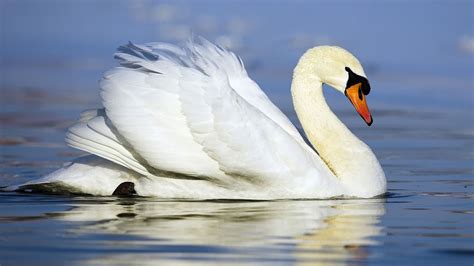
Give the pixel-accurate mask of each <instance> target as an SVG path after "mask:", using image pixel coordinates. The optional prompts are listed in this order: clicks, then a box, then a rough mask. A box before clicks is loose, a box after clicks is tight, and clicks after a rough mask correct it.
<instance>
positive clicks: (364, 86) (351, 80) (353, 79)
mask: <svg viewBox="0 0 474 266" xmlns="http://www.w3.org/2000/svg"><path fill="white" fill-rule="evenodd" d="M344 69H345V70H346V71H347V73H348V74H349V77H348V79H347V84H346V89H347V88H349V87H351V86H353V85H355V84H357V83H361V87H360V90H362V94H364V95H368V94H369V93H370V84H369V81H368V80H367V79H366V78H365V77H362V76H359V75H357V74H356V73H354V72H353V71H352V69H350V68H349V67H345V68H344ZM359 98H360V97H359ZM360 99H362V98H360Z"/></svg>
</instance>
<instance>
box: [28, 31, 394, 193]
mask: <svg viewBox="0 0 474 266" xmlns="http://www.w3.org/2000/svg"><path fill="white" fill-rule="evenodd" d="M116 57H117V58H118V59H119V60H120V61H121V67H117V68H115V69H113V70H111V71H110V72H108V73H106V74H105V76H104V78H103V80H102V82H101V96H102V100H103V105H104V108H103V109H98V110H93V111H87V112H85V113H83V115H82V116H81V119H80V121H79V123H78V124H76V125H75V126H73V127H72V128H70V130H69V132H68V134H67V137H66V142H67V143H68V144H69V145H70V146H71V147H74V148H77V149H80V150H84V151H86V152H89V153H91V154H93V155H91V156H88V157H87V158H81V159H79V160H77V161H75V162H73V163H71V164H70V165H68V166H66V167H64V168H62V169H59V170H58V171H56V172H53V173H52V174H50V175H48V176H46V177H44V178H42V179H40V180H36V181H34V182H33V183H36V184H38V183H57V184H62V185H64V186H65V187H68V188H70V189H72V190H76V191H77V192H82V193H89V194H93V195H110V194H111V193H112V192H113V191H114V189H115V188H116V187H117V186H118V185H119V184H120V183H122V182H124V181H132V182H133V183H135V189H136V191H137V193H138V194H139V195H144V196H157V197H164V198H196V199H210V198H245V199H282V198H329V197H337V196H349V197H373V196H376V195H379V194H383V193H384V192H385V191H386V181H385V176H384V173H383V170H382V168H381V167H380V164H379V162H378V161H377V159H376V157H375V155H374V154H373V152H372V151H371V149H370V148H369V147H368V146H367V145H366V144H364V143H363V142H362V141H360V140H359V139H358V138H357V137H355V136H354V135H353V134H352V133H351V132H350V131H349V130H348V129H347V128H346V127H345V126H344V125H343V124H342V122H340V120H338V119H337V117H336V116H335V115H334V114H333V113H332V112H331V110H330V109H329V107H328V106H327V104H326V102H325V100H324V96H323V93H322V84H323V83H327V84H329V85H331V86H333V87H335V88H336V89H338V90H340V91H342V92H344V88H343V87H344V86H345V85H346V82H347V80H348V72H346V71H344V67H349V68H350V69H351V71H354V73H358V75H360V76H361V77H363V76H365V74H364V72H363V69H362V67H361V66H360V63H359V62H358V61H357V59H356V58H355V57H353V56H352V55H351V54H350V53H348V52H347V51H345V50H343V49H342V48H337V47H316V48H313V49H310V50H308V52H306V53H305V54H304V55H303V57H302V58H301V59H300V61H299V63H298V65H297V67H296V68H295V71H294V79H293V83H292V89H291V91H292V96H293V101H294V105H295V109H296V112H297V114H298V117H299V119H300V121H301V124H302V126H303V128H304V130H305V132H306V134H307V136H308V139H309V140H310V142H311V143H312V145H313V146H314V147H315V148H316V149H317V151H318V153H319V155H318V153H316V152H315V151H314V150H313V149H312V148H311V147H310V146H308V145H307V144H306V143H305V142H304V140H303V138H302V137H301V136H300V134H299V133H298V131H297V130H296V128H295V127H294V126H293V124H292V123H291V122H290V121H289V120H288V118H287V117H286V116H285V115H284V114H283V113H282V112H281V111H280V110H279V109H278V108H277V107H276V106H275V105H273V103H272V102H271V101H270V100H269V99H268V98H267V96H266V95H265V94H264V93H263V91H262V90H261V89H260V88H259V87H258V85H257V84H256V83H255V82H254V81H253V80H251V79H250V78H249V77H248V75H247V73H246V71H245V69H244V67H243V64H242V62H241V61H240V59H239V58H238V57H236V56H235V55H234V54H233V53H231V52H228V51H226V50H223V49H221V48H218V47H216V46H214V45H213V44H211V43H209V42H207V41H205V40H202V41H201V43H189V44H188V46H187V47H185V48H184V49H181V48H178V47H176V46H173V45H169V44H163V43H154V44H148V45H144V46H137V45H133V44H129V45H127V46H125V47H121V48H120V49H119V52H118V53H117V54H116ZM359 97H361V92H360V91H359ZM361 99H362V98H361ZM370 119H371V118H370ZM320 156H321V157H320Z"/></svg>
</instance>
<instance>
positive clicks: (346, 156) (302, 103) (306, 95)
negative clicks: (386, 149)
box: [291, 56, 385, 196]
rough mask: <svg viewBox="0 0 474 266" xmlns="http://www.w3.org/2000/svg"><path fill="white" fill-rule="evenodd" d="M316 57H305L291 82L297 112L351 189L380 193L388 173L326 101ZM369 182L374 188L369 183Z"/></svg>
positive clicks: (315, 143)
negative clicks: (313, 63) (385, 172)
mask: <svg viewBox="0 0 474 266" xmlns="http://www.w3.org/2000/svg"><path fill="white" fill-rule="evenodd" d="M313 60H315V59H314V58H309V59H308V58H305V57H304V56H303V57H302V59H301V60H300V62H299V63H298V65H297V66H296V68H295V71H294V74H293V82H292V85H291V94H292V97H293V103H294V107H295V110H296V114H297V115H298V119H299V120H300V122H301V125H302V126H303V129H304V131H305V133H306V136H307V137H308V139H309V141H310V142H311V144H312V145H313V147H314V148H315V149H316V150H317V151H318V153H319V155H320V157H321V158H322V159H323V160H324V161H325V162H326V164H327V165H328V167H329V168H330V169H331V170H332V171H333V173H334V174H335V176H336V177H337V178H339V180H340V181H341V182H342V184H343V185H344V186H345V187H346V188H347V189H348V190H350V191H357V193H358V194H360V193H361V191H362V192H366V193H367V195H369V194H371V195H372V194H374V193H375V194H374V195H377V192H378V191H380V193H378V194H381V193H384V192H385V175H384V173H383V170H382V168H381V167H380V164H379V163H378V160H377V159H376V157H375V155H374V154H373V152H372V151H371V149H370V148H369V147H368V146H367V145H366V144H365V143H363V142H362V141H361V140H359V139H358V138H357V137H356V136H355V135H354V134H352V132H351V131H350V130H349V129H348V128H347V127H346V126H345V125H344V124H343V123H342V122H341V121H340V120H339V119H338V118H337V117H336V115H335V114H334V113H333V112H332V111H331V109H330V108H329V106H328V105H327V103H326V100H325V99H324V95H323V87H322V81H321V78H320V77H319V76H318V75H317V74H316V72H315V71H316V70H315V69H314V68H313V67H312V65H311V64H310V62H312V61H313ZM374 181H375V184H373V183H374ZM370 183H372V184H371V185H373V186H374V187H373V188H372V187H370V185H368V184H370ZM364 186H365V187H364ZM374 190H375V191H374ZM382 190H383V191H382ZM374 195H372V196H374Z"/></svg>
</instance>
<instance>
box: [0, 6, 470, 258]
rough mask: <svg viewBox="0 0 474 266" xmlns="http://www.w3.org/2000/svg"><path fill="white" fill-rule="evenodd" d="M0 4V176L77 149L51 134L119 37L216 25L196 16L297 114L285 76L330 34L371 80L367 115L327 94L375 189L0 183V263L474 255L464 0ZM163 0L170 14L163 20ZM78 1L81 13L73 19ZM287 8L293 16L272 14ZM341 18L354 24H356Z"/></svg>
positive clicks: (60, 133)
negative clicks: (143, 192)
mask: <svg viewBox="0 0 474 266" xmlns="http://www.w3.org/2000/svg"><path fill="white" fill-rule="evenodd" d="M1 3H2V7H3V8H2V10H7V11H8V12H4V13H3V14H2V18H3V20H2V22H3V25H6V27H3V31H2V54H1V55H2V62H1V64H0V67H1V71H2V73H3V75H2V80H1V81H2V82H1V85H2V86H1V97H0V106H1V108H0V109H1V110H0V121H1V127H0V168H1V170H0V186H5V185H9V184H15V183H19V182H23V181H27V180H31V179H34V178H37V177H39V176H42V175H44V174H46V173H49V172H50V171H52V170H54V169H56V168H58V167H60V166H61V165H62V163H64V162H66V161H68V160H71V159H73V158H75V157H77V156H80V155H82V154H83V153H81V152H79V151H75V150H72V149H69V148H67V147H65V145H64V143H63V138H64V131H65V129H66V128H67V127H68V126H70V125H72V124H73V123H74V120H75V119H77V117H78V114H79V112H80V111H81V110H83V109H87V108H93V107H96V106H97V105H98V104H99V102H98V96H97V94H98V92H97V85H96V81H97V80H98V79H99V78H100V75H101V74H100V73H101V72H103V71H105V70H106V69H107V68H108V67H110V66H112V65H113V64H114V62H113V60H112V59H111V58H110V54H111V52H112V51H113V49H114V48H115V47H116V46H118V45H119V44H122V43H124V42H126V41H127V40H128V39H132V40H135V41H138V42H140V41H154V40H162V39H169V40H172V41H179V39H180V38H181V37H180V36H179V35H177V34H176V32H179V31H178V29H179V27H180V25H181V26H182V25H192V26H193V28H199V29H200V31H206V30H204V29H206V27H204V25H206V23H205V22H206V21H208V22H209V21H210V22H217V23H214V24H217V25H219V26H217V28H214V29H212V24H213V23H208V24H209V25H207V26H208V27H207V30H208V31H207V32H204V33H205V34H207V36H208V37H209V38H218V37H222V36H224V37H228V38H230V39H232V40H233V42H232V43H234V44H236V43H237V44H238V41H240V46H236V47H234V48H235V49H236V50H238V51H239V53H240V54H242V55H243V56H244V60H245V61H246V62H247V64H246V65H247V68H248V70H249V73H250V75H251V76H252V77H253V78H254V79H255V80H256V81H257V82H258V83H259V84H260V85H261V87H262V88H264V90H265V91H266V92H267V93H268V94H269V96H270V98H271V99H272V100H273V101H274V102H276V103H277V104H278V106H279V107H280V108H281V109H282V110H284V111H285V113H287V115H288V116H289V117H290V118H291V119H292V120H293V121H294V122H295V123H297V121H296V119H295V115H294V112H293V111H292V107H291V103H290V100H289V97H290V96H289V91H288V89H289V83H290V78H291V69H292V67H293V66H294V64H295V63H296V60H297V58H298V56H299V54H300V53H301V52H302V51H303V50H304V48H305V46H308V44H314V43H336V44H339V45H343V46H344V47H347V48H349V49H351V50H352V51H353V52H354V53H355V54H357V56H358V57H359V58H361V60H362V61H363V64H364V66H366V71H367V74H368V76H369V79H370V81H371V85H372V88H373V91H372V92H371V94H370V95H369V97H368V101H369V105H370V106H371V110H372V113H373V115H374V124H373V125H372V127H370V128H368V127H367V126H365V124H364V123H363V121H361V120H360V118H359V117H358V115H357V114H356V113H355V111H354V110H353V109H352V107H351V106H350V105H349V103H348V102H347V100H346V99H345V98H344V97H342V96H341V95H339V94H337V93H335V92H333V91H331V90H330V89H327V90H326V91H325V93H326V95H327V97H328V101H329V103H330V105H331V106H333V108H334V110H335V111H336V113H337V114H338V115H339V117H341V119H342V120H343V121H344V122H345V123H346V124H347V125H349V127H350V128H351V129H352V130H353V131H354V132H355V133H356V134H357V135H358V136H359V137H360V138H361V139H363V140H364V141H365V142H366V143H368V144H369V145H370V146H371V147H372V148H373V150H374V151H375V152H376V154H377V156H378V158H379V160H380V161H381V163H382V166H383V168H384V170H385V173H386V175H387V178H388V190H389V193H388V195H387V197H386V198H381V199H368V200H313V201H225V200H222V201H186V202H182V201H180V202H176V201H160V200H156V199H153V198H127V199H123V198H115V197H105V198H97V197H66V196H50V195H31V194H15V193H0V265H2V266H3V265H23V264H35V265H63V264H68V265H69V264H73V265H74V264H76V265H100V264H112V265H146V264H152V265H156V264H159V265H166V264H169V265H203V264H206V265H208V264H209V265H233V264H248V265H255V264H269V265H300V264H301V265H338V264H356V265H359V264H361V265H362V264H378V265H403V264H417V265H423V264H425V265H446V264H455V265H472V264H473V263H474V256H473V255H474V216H473V215H474V203H473V199H472V198H473V195H474V194H473V188H474V187H473V185H474V182H473V174H474V169H473V163H474V138H473V137H474V126H473V124H474V123H473V114H474V110H473V101H474V82H473V77H472V73H473V70H474V63H473V60H472V59H473V57H472V56H473V55H472V53H471V52H469V51H470V50H469V49H470V48H469V44H467V47H466V43H465V40H466V38H468V39H469V38H470V37H469V36H473V35H474V33H473V28H472V25H473V24H472V23H470V22H472V20H473V16H472V12H471V13H469V10H472V3H471V2H462V1H455V2H453V3H451V2H450V3H443V2H420V3H422V4H420V3H415V4H408V3H406V2H391V3H390V4H389V5H388V6H384V5H378V4H376V3H372V2H362V3H361V4H355V3H351V2H341V3H338V4H331V3H330V2H314V3H313V2H312V3H309V2H308V3H307V2H299V3H298V4H295V5H293V4H289V3H284V2H283V3H281V5H274V6H273V5H272V7H271V8H267V7H268V6H267V4H265V3H266V2H259V3H257V4H255V5H254V6H253V8H250V9H249V10H251V11H249V12H245V13H244V14H241V15H240V16H239V15H238V14H239V12H244V11H247V9H246V5H249V2H243V3H241V2H233V3H231V4H230V6H225V5H222V4H217V3H215V2H211V4H212V5H211V6H212V8H210V9H209V10H207V9H206V8H203V7H202V6H200V5H199V4H196V3H198V2H196V3H194V4H193V3H187V2H180V3H179V4H176V5H172V4H170V3H166V2H165V3H164V4H165V6H163V3H162V4H161V6H160V5H157V4H154V3H152V2H147V1H143V2H141V1H137V2H132V1H130V2H126V1H124V2H119V3H118V4H117V5H112V4H111V3H110V2H104V3H103V4H100V5H94V3H93V2H84V3H83V4H77V3H75V2H67V1H66V2H64V3H62V4H60V3H54V4H53V2H42V3H41V5H40V4H39V2H36V1H32V2H29V1H22V2H17V1H15V2H13V1H3V2H1ZM114 3H115V2H114ZM203 5H204V4H203ZM208 6H209V5H208ZM153 8H156V12H155V13H153V12H151V11H150V12H148V13H147V12H145V11H147V10H152V9H153ZM166 8H168V11H166ZM173 8H174V9H175V10H180V11H182V12H181V14H184V15H182V16H180V17H181V18H180V19H175V20H173V19H169V18H168V19H167V18H166V14H167V12H168V13H170V12H171V13H172V12H173V11H172V10H173ZM160 10H161V11H160ZM163 10H165V11H166V12H165V11H163ZM170 10H171V11H170ZM183 10H184V11H183ZM186 10H188V11H186ZM327 10H329V12H326V11H327ZM400 10H403V12H404V16H403V19H398V18H399V14H398V13H397V12H399V11H400ZM37 11H38V12H37ZM40 11H42V12H40ZM191 11H194V12H191ZM331 11H333V12H331ZM336 11H338V14H340V15H338V19H334V18H333V17H332V15H331V14H334V13H335V12H336ZM339 11H340V12H339ZM421 11H424V12H421ZM140 12H142V13H140ZM143 12H145V13H143ZM160 12H162V13H160ZM186 12H187V13H186ZM351 12H356V13H358V14H362V15H361V16H360V18H359V19H355V18H353V17H351V16H350V15H351ZM466 12H467V13H466ZM78 14H79V15H81V14H89V15H90V18H91V20H92V21H90V22H89V23H90V24H86V25H83V24H81V23H83V22H82V20H80V19H79V17H78V16H79V15H78ZM118 14H122V16H119V15H118ZM153 14H155V15H153ZM156 14H158V15H156ZM159 14H161V15H159ZM285 14H286V15H287V18H288V19H292V20H293V23H294V24H292V25H303V26H301V27H300V29H299V30H295V28H292V26H291V25H288V24H285V22H284V21H287V20H284V21H283V20H279V19H278V18H281V17H283V16H284V15H285ZM420 14H423V17H420V16H421V15H420ZM21 15H23V16H21ZM206 16H207V17H206ZM25 17H26V19H25ZM19 18H24V19H23V20H24V21H23V20H22V19H19ZM238 18H244V19H243V20H242V19H241V20H239V19H238ZM342 18H348V19H349V20H350V21H351V22H352V23H357V25H358V26H359V27H360V28H363V29H366V31H365V32H354V31H353V30H352V29H351V28H350V27H348V24H347V21H346V22H344V21H343V19H342ZM440 18H442V19H440ZM58 21H59V22H63V23H57V22H58ZM268 21H272V23H270V22H268ZM328 21H330V23H329V22H328ZM373 21H380V22H381V23H373ZM66 22H67V23H66ZM311 22H315V23H314V24H312V23H311ZM316 22H317V23H316ZM324 22H325V24H322V23H324ZM32 23H34V25H35V27H36V30H35V31H34V32H33V31H32V30H31V29H30V25H32ZM64 23H66V24H64ZM246 23H247V24H246ZM162 24H164V25H165V26H166V27H171V28H172V29H173V30H171V32H174V34H171V33H170V32H169V30H167V29H166V27H165V26H160V27H158V26H159V25H162ZM270 24H271V25H270ZM13 25H15V26H13ZM64 25H67V27H65V26H64ZM199 25H200V26H199ZM223 25H227V26H223ZM322 25H324V26H322ZM433 25H434V26H433ZM173 27H174V28H173ZM295 27H296V26H295ZM69 28H71V29H74V30H73V31H70V30H69ZM154 28H156V29H154ZM433 28H435V29H436V30H435V29H433ZM138 29H139V30H138ZM383 29H387V30H386V31H384V30H383ZM104 34H105V36H104V37H103V38H102V37H101V36H103V35H104ZM466 36H467V37H466ZM101 38H102V39H101ZM99 39H100V40H101V41H97V40H99ZM220 40H221V41H222V40H224V41H225V38H224V39H222V38H221V39H220ZM33 41H35V42H34V43H35V45H32V43H33ZM467 43H469V41H468V42H467ZM268 44H272V46H271V47H272V48H271V49H269V48H268ZM26 48H28V49H26ZM71 51H74V52H73V53H71Z"/></svg>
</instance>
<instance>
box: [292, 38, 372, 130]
mask: <svg viewBox="0 0 474 266" xmlns="http://www.w3.org/2000/svg"><path fill="white" fill-rule="evenodd" d="M302 60H304V61H306V63H307V66H308V69H309V70H310V71H311V72H312V73H311V74H315V75H317V76H318V78H319V79H320V81H321V82H322V83H325V84H327V85H329V86H331V87H333V88H335V89H336V90H338V91H340V92H341V93H343V94H344V95H346V97H347V98H348V99H349V101H350V102H351V103H352V105H353V106H354V108H355V109H356V111H357V112H358V113H359V115H360V116H361V117H362V119H364V121H365V122H366V123H367V125H369V126H370V125H371V124H372V121H373V120H372V115H371V114H370V111H369V108H368V106H367V100H366V96H367V95H368V94H369V92H370V84H369V81H368V80H367V77H366V75H365V72H364V69H363V68H362V65H361V64H360V62H359V60H357V58H356V57H355V56H353V55H352V54H351V53H349V52H348V51H347V50H345V49H343V48H341V47H337V46H318V47H315V48H312V49H310V50H308V51H307V52H306V53H305V55H303V57H302ZM300 62H301V61H300Z"/></svg>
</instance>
